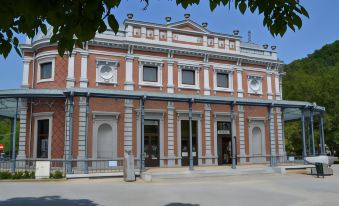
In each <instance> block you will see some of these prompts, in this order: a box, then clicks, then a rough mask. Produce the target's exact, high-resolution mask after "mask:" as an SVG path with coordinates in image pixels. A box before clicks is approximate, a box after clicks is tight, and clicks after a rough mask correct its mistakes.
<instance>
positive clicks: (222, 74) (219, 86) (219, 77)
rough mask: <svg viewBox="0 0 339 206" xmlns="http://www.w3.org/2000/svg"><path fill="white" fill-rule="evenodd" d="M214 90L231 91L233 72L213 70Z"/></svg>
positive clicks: (224, 69) (219, 69)
mask: <svg viewBox="0 0 339 206" xmlns="http://www.w3.org/2000/svg"><path fill="white" fill-rule="evenodd" d="M213 80H214V90H215V91H227V92H232V91H233V71H232V70H230V69H227V68H214V77H213Z"/></svg>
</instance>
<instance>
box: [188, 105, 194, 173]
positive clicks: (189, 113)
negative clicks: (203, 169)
mask: <svg viewBox="0 0 339 206" xmlns="http://www.w3.org/2000/svg"><path fill="white" fill-rule="evenodd" d="M192 104H193V101H192V100H190V101H189V102H188V121H189V138H190V139H189V142H190V151H189V152H190V154H189V157H190V160H189V161H190V162H189V170H193V144H192V143H193V141H192V140H193V138H192V115H193V114H192V112H193V111H192Z"/></svg>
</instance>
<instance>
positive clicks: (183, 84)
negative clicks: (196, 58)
mask: <svg viewBox="0 0 339 206" xmlns="http://www.w3.org/2000/svg"><path fill="white" fill-rule="evenodd" d="M199 70H200V66H190V65H179V69H178V72H179V74H178V77H179V88H187V89H197V90H198V89H199Z"/></svg>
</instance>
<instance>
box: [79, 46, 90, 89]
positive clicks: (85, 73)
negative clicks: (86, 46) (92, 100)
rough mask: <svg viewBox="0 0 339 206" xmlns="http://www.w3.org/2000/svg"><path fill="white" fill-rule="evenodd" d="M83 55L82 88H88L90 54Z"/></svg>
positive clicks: (83, 52)
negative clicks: (88, 60)
mask: <svg viewBox="0 0 339 206" xmlns="http://www.w3.org/2000/svg"><path fill="white" fill-rule="evenodd" d="M80 55H81V76H80V87H82V88H87V84H88V78H87V59H88V52H87V51H82V52H80Z"/></svg>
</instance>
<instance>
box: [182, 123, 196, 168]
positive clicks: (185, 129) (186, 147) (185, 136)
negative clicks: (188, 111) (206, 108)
mask: <svg viewBox="0 0 339 206" xmlns="http://www.w3.org/2000/svg"><path fill="white" fill-rule="evenodd" d="M192 155H193V165H198V127H197V121H192ZM189 158H190V133H189V121H188V120H181V165H182V166H189Z"/></svg>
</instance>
